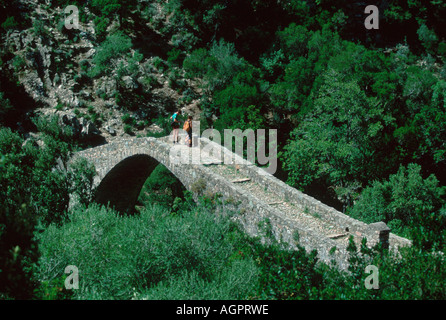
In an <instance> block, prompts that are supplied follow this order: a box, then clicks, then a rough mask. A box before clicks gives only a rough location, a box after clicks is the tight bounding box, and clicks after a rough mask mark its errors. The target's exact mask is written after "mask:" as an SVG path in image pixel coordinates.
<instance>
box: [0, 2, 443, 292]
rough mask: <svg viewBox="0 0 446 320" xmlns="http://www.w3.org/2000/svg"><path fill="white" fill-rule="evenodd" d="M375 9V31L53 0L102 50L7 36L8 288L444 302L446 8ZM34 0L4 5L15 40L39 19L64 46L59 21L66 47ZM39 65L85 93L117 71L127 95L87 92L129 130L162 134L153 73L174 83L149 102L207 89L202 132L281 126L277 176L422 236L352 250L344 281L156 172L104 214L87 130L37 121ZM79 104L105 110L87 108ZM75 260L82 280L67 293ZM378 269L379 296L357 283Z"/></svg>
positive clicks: (186, 9)
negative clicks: (84, 136)
mask: <svg viewBox="0 0 446 320" xmlns="http://www.w3.org/2000/svg"><path fill="white" fill-rule="evenodd" d="M374 4H375V5H376V6H378V8H379V10H380V29H379V30H366V29H365V28H364V19H365V17H366V14H364V6H365V5H364V3H363V2H358V1H353V2H348V3H346V2H345V1H338V0H318V1H305V0H291V1H282V0H278V1H258V0H234V1H225V2H218V3H216V2H215V1H209V0H170V1H164V0H145V1H142V0H126V1H117V0H87V1H81V0H78V1H68V0H52V1H47V2H46V4H45V5H42V6H43V8H45V7H54V8H56V7H60V8H64V7H65V6H67V5H77V6H78V7H79V9H80V19H81V22H82V23H87V22H92V26H93V27H94V31H95V32H94V39H93V40H91V41H92V43H93V44H94V48H93V49H94V54H92V55H91V56H90V58H88V59H82V60H80V61H79V62H78V63H75V62H74V61H73V59H72V55H73V51H72V50H68V49H67V50H65V49H63V50H62V49H58V48H57V49H56V48H54V49H53V51H52V52H50V53H49V54H50V55H51V54H57V57H58V59H52V60H50V63H49V67H48V70H42V68H41V67H42V66H41V57H40V56H39V54H40V53H39V52H38V50H37V49H36V48H26V49H25V50H23V52H20V53H16V52H14V51H13V50H12V49H11V48H10V47H11V46H9V47H7V46H3V45H2V46H1V48H0V69H1V74H0V282H1V283H2V287H1V288H0V298H2V299H7V298H19V299H21V298H25V299H28V298H38V299H42V298H50V299H53V298H54V299H59V298H60V299H63V298H88V299H91V298H106V299H109V298H110V299H111V298H124V299H130V298H149V299H152V298H156V299H158V298H171V299H176V298H180V299H183V298H196V299H202V298H210V299H214V298H215V299H234V298H235V299H244V298H250V299H256V298H260V299H444V297H445V296H446V295H445V286H444V279H445V276H446V274H445V272H446V271H445V270H446V268H445V264H444V258H443V257H444V253H445V242H446V238H445V237H446V231H445V230H446V218H445V217H446V206H445V201H446V197H445V195H446V194H445V192H444V191H445V190H444V188H445V186H446V146H445V142H444V141H445V140H446V64H445V59H446V31H445V28H444V25H445V24H446V21H445V19H446V4H445V3H444V2H443V1H428V2H421V1H417V0H411V1H402V0H395V1H385V0H377V1H375V3H374ZM34 9H35V8H33V7H31V6H29V5H25V4H24V2H22V1H20V0H13V1H4V0H0V35H1V37H2V41H5V39H7V38H8V37H9V36H10V35H11V34H12V33H13V32H17V31H23V30H30V31H31V33H32V35H29V36H32V37H35V38H36V39H38V42H39V43H41V44H48V43H52V42H53V41H56V42H57V41H58V40H56V39H52V38H51V37H50V35H51V33H50V31H49V30H50V29H57V30H58V32H59V33H60V35H58V36H60V37H62V38H63V39H64V40H63V41H65V42H64V44H65V45H67V46H68V47H69V46H70V45H71V44H73V43H76V42H78V41H80V40H79V39H80V38H81V36H80V34H79V33H78V32H77V31H76V30H66V29H65V28H64V24H63V13H61V14H59V15H58V16H56V17H54V19H49V21H46V20H41V19H36V14H35V13H34ZM25 38H26V37H24V39H22V40H26V39H25ZM39 57H40V58H39ZM30 61H31V62H30ZM31 65H32V66H31ZM36 66H37V67H36ZM32 67H36V68H40V69H39V70H37V74H38V75H39V76H40V74H39V73H44V72H47V71H48V72H49V73H51V74H52V75H56V74H57V76H58V77H59V79H58V80H56V79H57V77H56V76H54V82H55V83H56V82H57V81H60V75H62V74H64V73H72V74H73V75H75V76H74V78H73V81H74V82H75V87H74V88H75V91H76V92H82V89H84V88H86V87H89V86H92V84H93V83H97V82H98V81H99V80H100V79H101V78H102V77H107V76H109V77H110V78H112V80H113V81H115V82H116V84H117V85H116V88H115V90H111V91H110V90H108V91H107V90H105V89H102V88H101V89H98V90H97V91H96V92H94V94H92V95H91V96H90V98H91V97H93V96H94V98H98V99H102V100H103V101H105V100H107V101H109V102H110V101H111V104H112V105H113V108H114V109H116V110H119V111H122V112H123V113H124V114H123V115H122V118H121V120H122V123H123V131H124V132H125V133H127V134H134V133H133V131H136V130H138V129H141V128H144V127H147V126H149V125H151V124H154V123H156V124H158V125H159V126H160V127H161V129H162V132H160V133H158V135H165V134H166V133H168V130H169V129H170V127H169V123H168V121H166V119H165V118H166V117H165V116H166V115H165V113H163V112H162V111H160V110H158V109H156V108H151V109H150V108H148V107H146V106H147V101H151V99H152V98H153V91H154V90H155V89H158V88H160V87H162V86H163V85H164V84H161V83H159V82H158V80H157V79H159V78H156V77H155V75H160V74H162V75H166V77H167V79H168V80H167V82H166V83H168V86H169V88H170V89H172V90H174V91H175V92H176V93H177V94H178V96H180V99H179V101H175V102H174V103H172V102H169V101H161V102H159V101H158V102H156V103H159V104H166V110H167V111H169V112H170V111H171V110H175V109H178V108H179V107H181V106H184V105H187V104H189V103H191V101H193V100H194V101H198V104H197V106H198V107H199V109H200V110H201V112H202V114H201V118H200V121H201V123H202V130H204V129H205V127H210V126H212V127H213V128H216V129H217V130H220V131H222V130H224V129H241V130H246V129H254V130H255V129H269V128H273V129H278V147H279V157H280V159H279V160H280V168H279V171H278V172H277V176H278V177H280V178H281V179H283V180H284V181H286V182H287V183H288V184H290V185H291V186H293V187H296V188H299V189H301V190H303V191H304V192H306V193H308V194H310V195H312V196H315V197H316V198H318V199H320V200H321V201H323V202H326V203H328V204H330V205H333V206H335V207H336V208H338V209H339V210H342V211H343V212H345V213H346V214H349V215H351V216H352V217H354V218H356V219H360V220H362V221H364V222H366V223H371V222H377V221H384V222H385V223H387V224H388V225H389V226H390V227H391V229H392V232H394V233H397V234H398V235H401V236H405V237H408V238H410V239H412V240H413V242H414V245H413V247H411V248H407V249H405V250H402V252H401V257H398V258H397V257H394V256H392V254H390V253H388V252H386V251H383V250H381V249H379V248H375V249H374V250H370V249H367V248H366V247H363V248H362V253H361V254H358V253H357V252H356V250H355V248H354V247H353V245H352V246H351V248H350V249H351V257H350V258H351V261H350V262H351V268H350V273H342V272H340V271H338V270H336V269H332V268H329V267H328V266H326V265H324V264H321V263H319V261H317V258H316V256H315V254H314V253H306V252H305V251H304V250H303V249H302V248H300V247H299V248H298V250H296V251H293V252H290V251H288V250H286V249H285V248H283V247H281V245H279V244H278V243H275V242H274V241H273V240H271V242H272V244H271V245H270V246H264V245H263V244H261V242H260V241H259V240H258V239H250V238H248V237H246V236H245V235H243V234H242V233H241V232H240V231H239V230H238V228H237V227H236V226H235V225H234V224H232V222H230V220H227V219H226V218H223V217H215V216H214V213H213V210H214V208H213V207H212V206H211V207H209V204H212V203H213V199H202V203H201V204H199V205H194V204H193V201H192V200H191V198H190V195H189V194H188V193H187V192H185V191H184V188H183V187H182V186H181V184H180V182H179V181H178V180H176V178H175V177H173V176H172V174H171V173H170V172H169V171H168V170H167V169H166V168H164V167H162V166H159V167H157V168H156V169H155V170H154V172H153V173H152V175H151V177H150V178H149V179H148V180H147V182H146V184H145V186H144V187H143V190H142V192H141V194H140V197H139V203H138V208H139V214H137V215H135V216H121V215H119V214H116V213H115V212H113V211H110V210H108V209H106V208H102V207H99V206H96V205H95V204H94V203H92V202H93V201H92V200H93V199H94V197H93V195H94V194H93V190H92V182H93V175H94V168H93V167H92V166H91V165H90V164H88V163H87V162H85V161H83V160H79V161H78V162H76V163H73V164H71V165H68V159H69V158H70V155H71V152H72V151H73V150H75V149H76V148H77V147H76V145H78V143H79V141H77V138H76V137H75V136H74V135H73V134H72V132H70V130H69V129H68V128H67V127H60V126H59V124H60V123H59V122H58V121H57V119H56V118H35V119H34V120H33V121H30V115H31V114H34V112H30V110H32V111H34V109H36V108H38V107H42V106H41V105H40V104H38V103H37V102H36V101H34V100H33V99H32V98H31V97H29V96H28V95H27V93H26V92H25V89H24V86H23V83H21V81H20V77H19V76H18V75H22V74H23V73H26V72H27V71H29V70H30V68H32ZM123 79H126V80H127V83H126V82H125V81H124V80H123ZM191 83H193V84H194V85H197V87H192V86H191V85H190V84H191ZM63 107H64V106H63V105H62V104H59V105H58V107H56V109H57V108H59V109H62V108H63ZM74 112H75V114H76V115H78V116H80V115H81V112H80V111H79V110H77V109H76V110H75V111H74ZM82 116H83V117H85V118H88V119H89V120H92V122H93V123H95V124H101V122H102V121H103V119H104V115H103V114H98V113H97V112H96V111H95V110H94V109H93V107H91V106H90V107H89V108H88V111H87V113H86V114H83V115H82ZM136 119H138V120H136ZM31 132H34V133H32V134H31ZM153 135H156V134H153ZM70 195H74V197H75V198H76V200H77V204H78V205H77V206H75V207H74V208H69V199H70ZM228 214H229V215H230V213H228ZM148 235H150V236H148ZM62 239H63V241H62ZM72 261H76V264H77V266H78V267H79V268H80V270H81V274H82V277H83V278H82V281H81V289H80V290H79V291H66V290H63V289H62V288H63V281H64V278H65V276H66V275H65V274H64V273H63V267H65V266H66V265H69V264H73V262H72ZM368 264H374V265H377V266H379V270H380V282H381V286H380V289H379V290H368V289H366V288H365V287H364V278H365V276H366V274H365V272H364V270H365V266H366V265H368ZM59 266H63V267H60V268H59Z"/></svg>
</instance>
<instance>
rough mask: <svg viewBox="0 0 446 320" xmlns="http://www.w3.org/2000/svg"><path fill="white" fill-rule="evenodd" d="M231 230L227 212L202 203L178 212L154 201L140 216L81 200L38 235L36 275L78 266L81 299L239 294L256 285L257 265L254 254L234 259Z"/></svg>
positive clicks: (235, 296) (41, 276) (49, 276)
mask: <svg viewBox="0 0 446 320" xmlns="http://www.w3.org/2000/svg"><path fill="white" fill-rule="evenodd" d="M197 216H198V217H199V218H198V217H197ZM232 232H233V230H232V229H231V224H230V222H229V220H227V219H225V218H223V217H218V216H216V215H214V214H213V213H211V212H207V211H206V210H203V209H201V210H199V209H196V210H193V211H190V212H188V213H184V214H183V216H182V217H178V216H169V215H167V212H166V210H165V209H161V208H160V207H156V206H155V207H152V208H147V209H145V210H143V211H142V212H141V213H140V215H138V216H120V215H118V214H116V213H115V212H112V211H110V210H107V209H105V208H104V207H102V208H99V207H98V206H90V207H89V208H87V209H80V208H79V209H77V210H75V211H74V212H73V213H71V214H70V222H68V223H66V224H65V225H63V226H60V227H56V226H54V225H52V226H50V227H49V228H48V229H47V230H46V231H45V232H43V233H42V234H41V235H40V236H39V240H40V253H41V259H40V261H39V274H38V275H39V279H40V280H41V281H48V280H49V279H54V278H59V277H61V276H62V275H63V271H64V268H65V266H67V265H75V266H77V267H78V269H79V279H80V280H79V285H80V289H79V290H77V291H76V292H75V293H74V294H75V296H74V298H78V299H85V298H86V299H91V298H95V299H130V298H132V297H135V295H136V298H144V297H147V298H157V299H162V298H173V299H176V298H180V297H187V296H188V295H189V297H196V298H197V299H201V298H215V299H218V298H221V296H220V295H219V294H222V295H223V297H224V298H228V299H238V298H242V297H244V296H245V295H246V294H247V293H248V292H249V291H250V290H252V287H253V284H255V281H254V280H255V276H256V268H255V265H254V262H253V261H252V260H251V259H249V258H247V259H242V260H240V261H237V262H233V263H229V260H228V259H229V258H230V257H231V256H232V255H233V254H234V247H233V244H232V243H231V241H230V235H231V234H232ZM186 280H189V281H193V282H189V285H188V286H186V287H182V286H179V285H180V284H182V283H184V282H185V281H186ZM228 280H229V281H228ZM212 287H214V288H220V289H214V290H208V289H210V288H212ZM138 293H141V294H140V295H139V294H138Z"/></svg>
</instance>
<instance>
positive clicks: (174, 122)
mask: <svg viewBox="0 0 446 320" xmlns="http://www.w3.org/2000/svg"><path fill="white" fill-rule="evenodd" d="M180 114H181V110H178V111H177V112H175V113H174V114H173V115H172V116H171V117H170V119H171V120H172V123H171V124H170V125H171V127H172V130H173V143H178V129H179V128H180V121H179V120H178V119H177V117H178V115H180Z"/></svg>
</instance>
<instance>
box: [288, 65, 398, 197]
mask: <svg viewBox="0 0 446 320" xmlns="http://www.w3.org/2000/svg"><path fill="white" fill-rule="evenodd" d="M324 78H325V82H324V84H323V86H322V87H321V89H320V90H319V92H318V96H317V97H316V98H315V100H314V109H313V110H312V111H311V112H310V113H309V114H308V115H307V116H306V117H305V118H304V120H303V121H302V122H301V123H300V124H299V126H298V127H297V128H296V129H295V130H294V131H293V132H292V134H291V139H290V141H289V142H288V144H287V145H286V146H285V147H284V151H283V153H282V160H283V163H284V168H285V169H286V170H287V171H288V173H289V176H288V182H289V183H290V184H291V185H293V186H296V187H299V188H303V189H305V188H306V187H308V186H310V185H311V184H313V183H317V184H319V185H321V186H325V188H328V187H330V188H333V189H334V190H335V191H336V192H337V193H338V195H341V194H342V195H343V197H345V199H343V201H344V202H345V203H351V201H353V199H354V195H353V194H349V193H350V192H347V191H349V190H350V191H351V192H353V193H354V192H355V189H357V188H358V187H360V186H361V185H363V184H364V183H366V182H367V181H369V180H370V179H373V178H376V177H380V176H381V175H382V174H384V172H386V170H388V167H389V166H391V163H390V164H389V163H386V162H385V161H383V159H384V158H385V157H384V156H383V155H382V154H381V152H383V151H380V150H383V149H382V147H383V145H384V141H383V137H384V132H385V131H386V128H387V127H388V126H389V125H391V123H392V121H393V118H392V117H391V116H390V114H389V112H388V111H387V110H386V109H385V108H384V107H383V106H382V104H381V103H380V102H379V101H377V100H376V99H375V98H369V97H367V96H366V95H365V93H364V92H363V91H362V90H361V89H360V87H359V85H358V84H357V83H356V82H355V81H353V80H350V81H345V80H344V79H343V77H342V75H341V74H339V73H338V72H336V71H334V70H329V71H327V73H326V75H325V77H324ZM386 157H388V153H386Z"/></svg>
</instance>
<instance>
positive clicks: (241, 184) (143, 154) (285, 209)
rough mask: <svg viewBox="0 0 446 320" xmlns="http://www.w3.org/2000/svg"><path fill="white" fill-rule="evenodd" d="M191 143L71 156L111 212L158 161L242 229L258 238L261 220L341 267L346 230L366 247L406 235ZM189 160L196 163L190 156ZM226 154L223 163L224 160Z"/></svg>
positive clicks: (130, 144)
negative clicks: (90, 170)
mask: <svg viewBox="0 0 446 320" xmlns="http://www.w3.org/2000/svg"><path fill="white" fill-rule="evenodd" d="M195 142H196V143H195V146H194V147H193V148H188V147H187V146H185V145H181V144H173V143H172V142H171V141H170V140H169V137H164V138H125V139H116V140H114V141H111V142H109V143H108V144H105V145H102V146H99V147H95V148H90V149H86V150H84V151H81V152H78V153H76V154H75V155H74V156H73V159H75V158H77V157H83V158H86V159H87V160H89V161H90V162H92V163H93V164H94V165H95V167H96V171H97V176H96V177H95V182H94V184H95V187H96V202H98V203H101V204H109V205H111V206H114V207H115V209H117V210H118V211H121V212H123V211H129V210H132V209H134V206H135V203H136V200H137V197H138V195H139V193H140V191H141V188H142V186H143V184H144V182H145V181H146V179H147V178H148V176H149V175H150V173H151V172H152V170H153V169H154V168H155V167H156V166H157V165H158V164H159V163H161V164H163V165H164V166H166V167H167V168H168V169H169V170H170V171H171V172H172V173H173V174H174V175H175V176H176V177H177V178H178V179H179V180H180V181H181V183H182V184H183V185H184V186H185V187H186V189H188V190H189V191H191V192H193V193H194V195H195V196H199V195H200V194H207V195H217V194H218V195H219V196H220V200H221V204H220V206H223V207H226V209H230V210H233V212H236V214H235V215H234V216H233V218H234V219H236V220H237V221H238V222H239V223H240V224H241V226H242V228H243V229H244V230H245V232H247V233H248V234H250V235H253V236H259V235H260V236H261V235H262V231H261V230H262V229H263V228H262V224H264V223H265V222H267V223H268V224H269V226H270V230H271V231H272V233H273V235H274V236H275V238H276V239H278V240H280V241H282V242H286V243H288V244H289V246H290V247H291V248H296V243H297V242H298V243H299V244H300V245H302V246H303V247H304V248H305V249H306V250H307V251H311V250H314V249H315V250H317V252H318V257H319V259H321V260H322V261H324V262H326V263H331V262H332V260H334V261H336V263H337V266H338V267H340V268H341V269H345V268H346V267H347V266H348V256H347V251H346V248H347V245H348V239H349V237H350V236H353V237H354V240H355V242H356V243H357V244H358V247H359V244H360V243H361V240H362V238H364V237H365V238H367V243H368V245H369V246H372V245H374V244H376V243H377V242H381V243H382V244H383V245H384V246H388V247H389V248H390V249H391V250H397V248H398V247H401V246H409V245H411V241H410V240H408V239H405V238H401V237H398V236H396V235H394V234H392V233H390V230H389V228H387V226H386V225H385V224H384V223H383V222H379V223H374V224H366V223H364V222H361V221H358V220H355V219H353V218H351V217H349V216H347V215H345V214H343V213H341V212H339V211H337V210H335V209H334V208H331V207H329V206H327V205H325V204H323V203H321V202H320V201H318V200H316V199H314V198H312V197H310V196H308V195H306V194H304V193H302V192H300V191H298V190H296V189H294V188H292V187H290V186H289V185H287V184H285V183H284V182H282V181H281V180H279V179H277V178H275V177H274V176H273V175H271V174H269V173H267V172H266V171H265V170H264V169H262V168H260V167H257V166H256V165H254V164H252V163H249V162H247V161H245V160H243V159H242V158H240V157H239V156H238V155H236V154H234V153H232V152H231V151H229V150H228V149H226V148H224V147H223V146H221V145H219V144H217V143H215V142H213V141H211V140H209V139H207V138H204V137H201V138H199V139H195ZM197 159H198V160H199V161H197ZM228 159H230V161H228Z"/></svg>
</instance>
